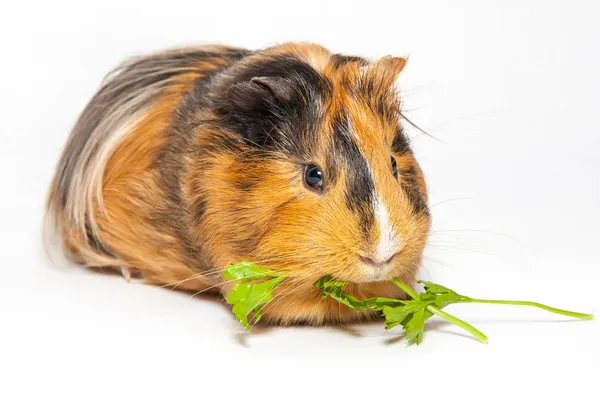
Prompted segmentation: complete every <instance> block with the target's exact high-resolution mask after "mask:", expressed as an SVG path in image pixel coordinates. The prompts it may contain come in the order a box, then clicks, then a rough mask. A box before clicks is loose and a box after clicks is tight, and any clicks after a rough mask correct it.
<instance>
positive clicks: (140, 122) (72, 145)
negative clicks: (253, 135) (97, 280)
mask: <svg viewBox="0 0 600 400" xmlns="http://www.w3.org/2000/svg"><path fill="white" fill-rule="evenodd" d="M246 53H247V52H246V51H245V50H243V49H237V48H230V47H201V48H193V49H177V50H170V51H166V52H162V53H156V54H153V55H149V56H144V57H139V58H136V59H132V60H130V61H128V62H126V63H124V64H123V65H122V66H120V67H119V68H118V69H117V70H115V71H114V72H113V73H112V74H111V75H109V76H108V78H107V80H106V81H105V82H104V84H103V85H102V87H101V88H100V89H99V90H98V92H97V93H96V94H95V95H94V97H93V98H92V100H91V101H90V102H89V104H88V105H87V106H86V108H85V109H84V110H83V112H82V114H81V115H80V117H79V119H78V121H77V123H76V125H75V126H74V128H73V130H72V132H71V135H70V137H69V139H68V141H67V143H66V145H65V148H64V151H63V154H62V156H61V159H60V161H59V163H58V165H57V168H56V172H55V176H54V179H53V181H52V184H51V187H50V191H49V194H48V199H47V219H46V224H47V226H46V229H47V230H49V229H52V230H53V231H54V232H57V233H58V234H59V235H60V236H61V238H62V242H63V247H64V249H65V252H66V255H67V256H68V257H69V258H70V259H72V260H74V261H76V262H78V263H80V264H83V265H85V266H88V267H105V266H109V267H114V268H121V269H124V270H127V269H128V268H129V267H132V266H133V267H135V268H136V269H139V270H141V272H142V273H143V275H144V277H145V279H146V280H147V281H149V282H156V283H169V282H176V281H180V280H185V279H187V278H188V277H189V276H190V274H191V271H190V269H189V268H188V267H186V260H185V254H186V249H185V243H181V238H180V235H179V234H178V232H177V231H178V227H177V224H178V223H179V222H178V221H177V215H176V210H172V207H171V204H170V203H169V198H170V197H172V196H173V193H166V191H167V190H165V185H163V184H162V183H163V182H161V180H163V181H164V179H165V178H164V174H163V172H164V171H161V169H162V166H161V162H162V161H164V159H165V158H164V154H165V152H166V151H169V149H168V147H169V146H170V145H171V144H170V142H171V141H170V140H169V136H172V135H178V134H179V132H178V130H177V129H174V126H176V125H181V124H182V123H185V121H181V120H182V118H185V117H186V116H185V115H182V113H181V112H180V110H181V108H182V107H183V105H184V104H185V102H186V101H189V99H188V98H189V97H194V96H199V95H201V93H195V92H197V91H200V90H202V87H203V86H204V85H203V84H202V83H203V80H208V79H210V76H211V75H212V74H214V73H215V72H218V71H220V70H222V69H224V68H226V67H227V66H228V65H230V64H231V63H233V62H235V61H236V60H238V59H241V58H243V57H244V56H245V55H246ZM176 150H177V149H171V151H176ZM170 156H171V157H175V158H176V157H177V154H175V155H173V154H171V155H170ZM168 167H169V166H165V168H168ZM186 286H187V287H188V288H190V289H197V288H198V286H203V284H202V282H199V281H198V280H193V284H192V282H189V283H188V282H183V283H182V284H181V287H182V288H186Z"/></svg>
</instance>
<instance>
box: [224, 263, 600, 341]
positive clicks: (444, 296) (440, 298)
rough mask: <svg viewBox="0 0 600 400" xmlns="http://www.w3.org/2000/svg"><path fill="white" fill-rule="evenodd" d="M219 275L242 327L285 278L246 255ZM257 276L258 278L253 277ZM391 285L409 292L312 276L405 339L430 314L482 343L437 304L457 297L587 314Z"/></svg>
mask: <svg viewBox="0 0 600 400" xmlns="http://www.w3.org/2000/svg"><path fill="white" fill-rule="evenodd" d="M223 277H225V278H226V279H230V280H236V281H239V282H238V283H237V284H235V285H234V286H233V288H232V289H231V290H230V291H229V293H228V295H227V297H226V298H225V300H226V301H227V303H229V304H232V305H233V313H234V315H235V317H236V318H237V319H238V320H239V321H240V323H241V324H242V325H244V326H245V327H246V329H248V330H250V329H251V326H250V324H249V322H248V319H249V317H250V316H251V315H252V314H253V317H254V322H255V323H256V322H258V320H260V318H261V315H262V306H263V305H264V304H266V303H268V302H270V301H271V300H273V291H274V290H275V288H276V287H277V286H278V285H279V284H280V283H281V281H282V280H283V279H285V272H283V271H272V270H270V269H268V268H264V267H261V266H259V265H256V264H254V263H251V262H248V261H242V262H241V263H238V264H231V265H230V266H228V267H227V268H226V269H225V273H224V274H223ZM258 281H261V282H258ZM391 281H392V282H393V283H394V284H395V285H396V286H398V287H399V288H400V289H402V290H403V291H404V292H405V293H406V294H408V295H409V296H410V299H409V300H399V299H392V298H387V297H372V298H370V299H366V300H360V299H358V298H356V297H354V296H352V295H350V294H348V293H346V292H344V287H346V286H347V285H349V282H342V281H336V280H335V279H333V277H332V276H330V275H326V276H324V277H322V278H321V279H319V280H318V281H317V282H315V284H314V285H315V287H317V288H318V289H320V290H321V291H322V297H323V298H327V297H331V298H332V299H335V300H336V301H338V302H340V303H342V304H344V305H346V306H348V307H350V308H353V309H354V310H356V311H361V310H364V309H372V310H375V311H378V312H380V313H381V315H382V316H383V318H384V319H385V329H392V328H394V327H396V326H398V325H401V326H402V327H403V328H404V329H405V330H406V340H407V342H408V344H409V345H411V344H417V345H418V344H420V343H421V341H422V340H423V331H424V329H425V321H427V320H428V319H429V318H431V317H432V316H433V315H437V316H438V317H440V318H442V319H445V320H446V321H448V322H450V323H453V324H455V325H457V326H459V327H461V328H462V329H464V330H465V331H467V332H469V333H470V334H471V335H473V336H474V337H476V338H477V339H479V340H480V341H481V342H482V343H487V342H488V338H487V336H485V335H484V334H483V333H482V332H481V331H479V330H478V329H477V328H475V327H474V326H473V325H471V324H469V323H467V322H465V321H463V320H461V319H460V318H458V317H456V316H454V315H452V314H449V313H447V312H445V311H443V310H442V309H443V308H444V307H446V306H448V305H450V304H457V303H484V304H505V305H518V306H529V307H537V308H540V309H543V310H546V311H549V312H553V313H556V314H561V315H565V316H568V317H573V318H579V319H585V320H592V319H594V315H593V314H582V313H578V312H573V311H567V310H561V309H558V308H554V307H549V306H547V305H544V304H540V303H536V302H531V301H514V300H483V299H475V298H472V297H468V296H464V295H461V294H459V293H457V292H455V291H454V290H452V289H449V288H447V287H445V286H442V285H438V284H436V283H433V282H425V281H419V283H422V284H423V286H424V289H425V291H424V292H421V293H417V292H415V291H414V290H413V289H412V288H411V287H410V286H408V285H406V284H405V283H404V282H402V281H401V280H399V279H396V278H393V279H392V280H391Z"/></svg>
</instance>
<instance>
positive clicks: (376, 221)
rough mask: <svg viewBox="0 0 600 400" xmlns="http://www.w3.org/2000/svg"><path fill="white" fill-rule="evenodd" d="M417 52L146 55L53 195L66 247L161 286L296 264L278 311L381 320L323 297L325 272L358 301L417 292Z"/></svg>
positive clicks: (304, 48)
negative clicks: (403, 108)
mask: <svg viewBox="0 0 600 400" xmlns="http://www.w3.org/2000/svg"><path fill="white" fill-rule="evenodd" d="M404 65H405V59H403V58H399V57H384V58H381V59H379V60H376V61H372V62H370V61H367V60H365V59H363V58H360V57H352V56H343V55H339V54H332V53H330V52H329V51H328V50H326V49H324V48H323V47H320V46H318V45H314V44H305V43H287V44H283V45H279V46H274V47H272V48H267V49H265V50H260V51H249V50H245V49H240V48H231V47H219V46H214V47H199V48H190V49H178V50H170V51H166V52H162V53H157V54H153V55H149V56H145V57H140V58H136V59H132V60H130V61H128V62H126V63H125V64H124V65H122V66H121V67H120V68H119V69H117V70H116V71H115V72H114V73H113V74H112V76H110V77H109V79H108V80H107V81H106V82H105V83H104V84H103V86H102V87H101V88H100V90H99V91H98V92H97V93H96V95H95V96H94V98H93V99H92V100H91V102H90V103H89V105H88V106H87V107H86V109H85V110H84V111H83V113H82V115H81V116H80V118H79V120H78V122H77V124H76V126H75V127H74V129H73V132H72V134H71V136H70V138H69V140H68V143H67V144H66V147H65V150H64V153H63V155H62V158H61V159H60V162H59V164H58V166H57V170H56V175H55V177H54V180H53V182H52V185H51V188H50V192H49V197H48V205H47V215H48V218H49V220H50V221H51V222H52V224H53V225H52V226H53V227H55V228H56V231H57V232H58V233H59V234H60V235H61V237H62V240H63V243H64V249H65V251H66V254H67V255H68V256H69V257H70V258H71V259H72V260H74V261H75V262H77V263H80V264H83V265H85V266H87V267H112V268H116V269H121V270H123V271H125V272H127V271H131V270H136V271H139V273H140V274H141V275H142V276H143V279H144V280H145V281H146V282H148V283H152V284H158V285H168V286H169V285H170V286H176V287H177V288H180V289H185V290H192V291H214V292H217V293H226V292H227V291H228V290H229V288H230V287H231V285H232V283H231V282H225V281H224V280H223V278H222V277H221V275H222V271H223V269H224V267H226V266H227V265H228V264H230V263H233V262H238V261H241V260H251V261H253V262H256V263H258V264H261V265H264V266H266V267H269V268H272V269H285V270H287V271H289V279H287V280H286V281H284V283H282V284H281V286H280V287H279V288H278V289H277V290H276V292H275V298H274V300H273V301H272V303H270V304H268V305H266V306H265V307H264V317H263V318H264V319H265V320H267V321H269V322H272V323H280V324H290V323H295V322H304V323H310V324H321V323H328V322H333V323H335V322H337V321H339V322H342V321H351V320H361V319H365V318H370V317H372V316H373V314H372V313H370V312H368V311H365V312H362V313H357V312H355V311H353V310H350V309H349V308H348V309H346V307H343V306H342V307H340V305H339V304H338V303H336V302H334V301H332V300H322V299H321V296H320V293H319V292H318V290H317V289H315V288H313V286H312V285H313V283H314V282H315V281H316V280H317V279H319V278H320V277H321V276H323V275H325V274H332V275H333V276H334V277H335V278H337V279H340V280H347V281H350V282H352V284H351V285H350V286H349V288H348V290H349V291H350V292H351V293H353V294H355V295H356V296H358V297H365V296H396V297H399V296H403V295H404V294H403V293H401V292H400V291H399V290H398V289H397V288H396V287H395V286H393V285H390V284H388V283H386V282H384V281H385V280H387V279H389V278H390V277H392V276H395V277H399V278H400V279H403V280H404V281H406V282H407V283H409V284H412V283H413V282H414V279H415V275H416V272H417V269H418V267H419V264H420V262H421V257H422V251H423V248H424V246H425V243H426V240H427V236H428V233H429V227H430V215H429V211H428V206H427V195H426V187H425V181H424V178H423V174H422V172H421V169H420V168H419V165H418V163H417V161H416V160H415V157H414V155H413V152H412V151H411V149H410V147H409V143H408V140H407V138H406V137H405V135H404V134H403V131H402V126H401V118H400V117H401V115H400V100H399V97H398V94H397V92H396V90H395V81H396V78H397V76H398V74H399V73H400V72H401V70H402V69H403V67H404Z"/></svg>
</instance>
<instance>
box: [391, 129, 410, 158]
mask: <svg viewBox="0 0 600 400" xmlns="http://www.w3.org/2000/svg"><path fill="white" fill-rule="evenodd" d="M392 151H393V152H394V153H396V154H398V155H402V154H404V153H406V152H408V151H410V141H409V140H408V137H407V136H406V135H405V134H404V130H403V129H402V128H401V127H399V128H398V130H397V132H396V135H395V136H394V140H393V141H392Z"/></svg>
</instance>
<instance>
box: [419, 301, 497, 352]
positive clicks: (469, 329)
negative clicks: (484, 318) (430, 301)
mask: <svg viewBox="0 0 600 400" xmlns="http://www.w3.org/2000/svg"><path fill="white" fill-rule="evenodd" d="M427 309H428V310H429V311H431V312H432V313H434V314H435V315H437V316H438V317H440V318H443V319H445V320H446V321H448V322H450V323H453V324H454V325H457V326H459V327H461V328H463V329H464V330H465V331H467V332H469V333H470V334H471V335H473V336H475V337H476V338H477V339H478V340H479V341H480V342H481V343H487V342H488V338H487V336H485V335H484V334H483V332H481V331H480V330H479V329H477V328H475V327H474V326H473V325H471V324H469V323H467V322H465V321H463V320H462V319H460V318H457V317H455V316H454V315H451V314H448V313H447V312H445V311H442V310H440V309H439V308H437V307H435V306H431V305H430V306H427Z"/></svg>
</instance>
